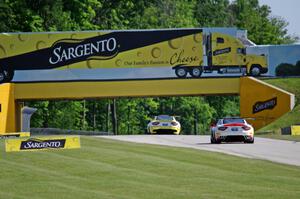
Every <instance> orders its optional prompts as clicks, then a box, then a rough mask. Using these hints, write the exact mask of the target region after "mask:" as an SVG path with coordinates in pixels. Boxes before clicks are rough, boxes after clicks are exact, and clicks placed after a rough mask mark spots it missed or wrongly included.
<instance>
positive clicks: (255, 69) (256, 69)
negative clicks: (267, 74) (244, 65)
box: [250, 65, 261, 77]
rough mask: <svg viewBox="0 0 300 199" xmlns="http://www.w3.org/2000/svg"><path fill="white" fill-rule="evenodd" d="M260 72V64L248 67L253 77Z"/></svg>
mask: <svg viewBox="0 0 300 199" xmlns="http://www.w3.org/2000/svg"><path fill="white" fill-rule="evenodd" d="M260 74H261V66H260V65H252V66H251V69H250V75H251V76H253V77H258V76H260Z"/></svg>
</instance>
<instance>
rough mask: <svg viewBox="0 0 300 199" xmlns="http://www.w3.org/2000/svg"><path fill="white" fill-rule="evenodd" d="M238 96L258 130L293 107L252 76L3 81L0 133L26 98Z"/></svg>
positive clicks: (13, 125) (12, 125) (14, 122)
mask: <svg viewBox="0 0 300 199" xmlns="http://www.w3.org/2000/svg"><path fill="white" fill-rule="evenodd" d="M201 95H239V96H240V114H241V117H244V118H252V119H251V120H249V122H250V123H251V124H253V125H254V127H255V129H259V128H261V127H263V126H265V125H267V124H269V123H271V122H272V121H274V120H276V119H277V118H279V117H280V116H282V115H283V114H285V113H287V112H289V111H291V110H292V109H293V107H294V95H293V94H291V93H288V92H286V91H284V90H281V89H279V88H276V87H274V86H271V85H269V84H267V83H264V82H262V81H260V80H257V79H255V78H253V77H233V78H229V77H227V78H215V77H214V78H200V79H194V78H191V79H153V80H126V81H124V80H123V81H78V82H39V83H37V82H35V83H5V84H1V85H0V133H6V132H17V131H19V130H20V126H21V119H20V115H21V114H20V112H21V108H22V104H23V103H20V102H23V101H26V100H59V99H70V100H75V99H88V98H120V97H160V96H201Z"/></svg>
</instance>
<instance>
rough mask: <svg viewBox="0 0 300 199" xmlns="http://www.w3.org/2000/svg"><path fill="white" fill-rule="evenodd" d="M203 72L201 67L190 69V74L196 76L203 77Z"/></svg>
mask: <svg viewBox="0 0 300 199" xmlns="http://www.w3.org/2000/svg"><path fill="white" fill-rule="evenodd" d="M202 72H203V70H202V68H201V67H194V68H192V69H190V71H189V73H190V75H191V76H192V77H195V78H199V77H201V75H202Z"/></svg>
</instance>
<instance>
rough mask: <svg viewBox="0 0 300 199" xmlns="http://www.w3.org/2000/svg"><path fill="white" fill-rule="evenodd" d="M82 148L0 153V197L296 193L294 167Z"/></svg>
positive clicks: (146, 148) (126, 146)
mask: <svg viewBox="0 0 300 199" xmlns="http://www.w3.org/2000/svg"><path fill="white" fill-rule="evenodd" d="M81 144H82V148H81V149H73V150H57V151H38V152H13V153H12V152H11V153H5V152H4V150H3V149H4V146H3V145H4V142H3V140H1V141H0V145H1V152H0V153H1V159H0V176H1V177H0V187H1V188H0V198H1V199H2V198H3V199H19V198H20V199H27V198H30V199H41V198H43V199H48V198H49V199H53V198H59V199H77V198H78V199H79V198H80V199H81V198H84V199H90V198H93V199H94V198H101V199H108V198H111V199H119V198H124V199H135V198H136V199H148V198H149V199H158V198H163V199H168V198H169V199H177V198H178V199H183V198H188V199H192V198H195V199H201V198H205V199H210V198H218V199H223V198H230V199H234V198H236V199H241V198H251V199H255V198H262V199H267V198H272V199H277V198H278V199H283V198H289V199H292V198H299V196H300V186H299V185H300V167H296V166H288V165H282V164H276V163H271V162H268V161H262V160H252V159H245V158H239V157H234V156H229V155H224V154H219V153H212V152H204V151H200V150H193V149H183V148H172V147H163V146H154V145H142V144H133V143H126V142H118V141H111V140H106V139H103V138H102V139H101V138H93V137H82V138H81Z"/></svg>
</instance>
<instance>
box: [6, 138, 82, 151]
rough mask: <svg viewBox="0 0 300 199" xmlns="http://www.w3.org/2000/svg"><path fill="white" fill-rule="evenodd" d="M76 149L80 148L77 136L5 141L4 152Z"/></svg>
mask: <svg viewBox="0 0 300 199" xmlns="http://www.w3.org/2000/svg"><path fill="white" fill-rule="evenodd" d="M76 148H80V137H79V136H45V137H32V138H19V139H6V140H5V151H6V152H12V151H40V150H51V149H76Z"/></svg>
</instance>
